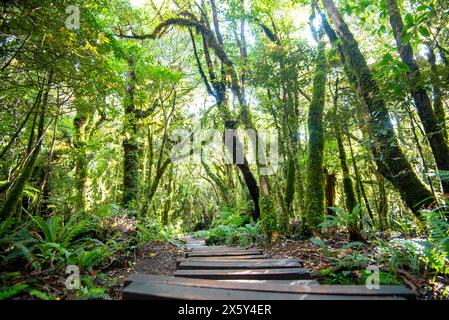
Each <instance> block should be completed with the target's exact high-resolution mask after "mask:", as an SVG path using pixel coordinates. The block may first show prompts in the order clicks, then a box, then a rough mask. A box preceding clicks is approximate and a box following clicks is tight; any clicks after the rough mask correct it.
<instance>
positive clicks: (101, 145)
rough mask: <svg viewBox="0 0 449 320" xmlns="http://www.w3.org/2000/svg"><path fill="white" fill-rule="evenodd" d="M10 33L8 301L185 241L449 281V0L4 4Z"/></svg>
mask: <svg viewBox="0 0 449 320" xmlns="http://www.w3.org/2000/svg"><path fill="white" fill-rule="evenodd" d="M0 51H1V60H0V270H1V272H0V273H1V275H0V300H3V299H16V300H23V299H31V300H66V299H76V300H78V299H83V300H84V299H114V300H115V299H121V291H122V289H123V282H124V279H125V278H126V277H127V276H128V275H129V274H130V273H133V272H146V273H148V274H156V275H165V276H170V275H172V274H173V272H174V270H175V269H176V267H175V265H176V260H177V259H179V258H180V257H181V256H182V255H183V254H184V252H185V250H186V249H185V244H186V242H188V241H191V240H189V239H194V241H204V242H205V244H206V245H207V246H227V247H230V248H234V247H235V248H236V249H235V250H242V249H241V248H252V249H251V250H254V249H255V248H257V249H258V250H259V249H260V250H263V252H264V253H266V254H268V253H269V254H270V256H272V257H295V258H298V259H300V260H301V261H303V264H304V266H305V267H307V268H308V270H310V271H312V272H313V273H314V275H315V277H316V279H317V280H319V282H320V283H321V284H332V285H349V284H357V285H362V284H365V282H366V281H367V274H366V272H365V270H366V269H367V267H369V266H376V267H377V268H378V270H379V272H380V276H379V281H380V284H381V285H404V286H406V287H407V288H410V289H411V290H413V292H414V293H415V294H416V295H417V297H418V298H419V299H437V300H442V299H449V197H448V195H449V143H448V131H449V128H448V126H449V122H448V119H447V116H448V113H449V65H448V63H449V2H448V1H446V0H176V1H175V0H83V1H82V0H70V1H68V0H12V1H2V2H1V4H0ZM239 248H240V249H239ZM73 268H74V269H73ZM73 275H76V276H77V277H78V278H76V279H75V281H74V282H73V281H72V280H73V278H72V279H71V277H73Z"/></svg>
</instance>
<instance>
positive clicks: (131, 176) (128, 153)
mask: <svg viewBox="0 0 449 320" xmlns="http://www.w3.org/2000/svg"><path fill="white" fill-rule="evenodd" d="M128 67H129V71H128V85H127V86H126V96H125V102H124V107H125V117H124V124H123V199H122V202H123V206H124V207H125V208H128V209H130V208H134V207H135V206H136V200H137V195H138V189H139V188H138V181H139V145H138V140H137V120H138V119H137V117H136V112H135V111H136V110H135V102H134V91H135V86H136V73H135V71H134V60H133V58H129V59H128Z"/></svg>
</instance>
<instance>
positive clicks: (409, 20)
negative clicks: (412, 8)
mask: <svg viewBox="0 0 449 320" xmlns="http://www.w3.org/2000/svg"><path fill="white" fill-rule="evenodd" d="M405 21H406V23H407V27H411V26H413V25H414V24H415V19H414V18H413V15H412V14H411V13H410V12H409V13H407V14H406V15H405Z"/></svg>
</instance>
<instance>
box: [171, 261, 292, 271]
mask: <svg viewBox="0 0 449 320" xmlns="http://www.w3.org/2000/svg"><path fill="white" fill-rule="evenodd" d="M299 267H300V265H299V263H298V261H294V260H290V261H284V260H277V261H276V260H275V261H241V260H240V261H218V262H217V261H184V262H181V263H180V264H179V267H178V269H179V270H207V269H283V268H299Z"/></svg>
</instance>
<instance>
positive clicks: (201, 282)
mask: <svg viewBox="0 0 449 320" xmlns="http://www.w3.org/2000/svg"><path fill="white" fill-rule="evenodd" d="M131 282H156V283H168V284H178V285H186V286H189V285H193V286H199V287H209V288H220V287H221V286H224V288H227V289H235V290H238V289H241V290H245V289H246V290H257V291H276V289H277V288H281V287H282V288H283V287H285V286H287V287H289V286H317V285H320V284H319V283H318V281H316V280H254V279H253V280H247V279H246V280H207V279H192V278H181V277H165V276H158V275H150V274H144V273H135V274H131V275H129V276H128V278H127V279H126V280H125V283H124V286H125V287H126V286H127V285H129V284H130V283H131ZM272 285H275V286H272ZM278 285H279V286H278Z"/></svg>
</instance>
